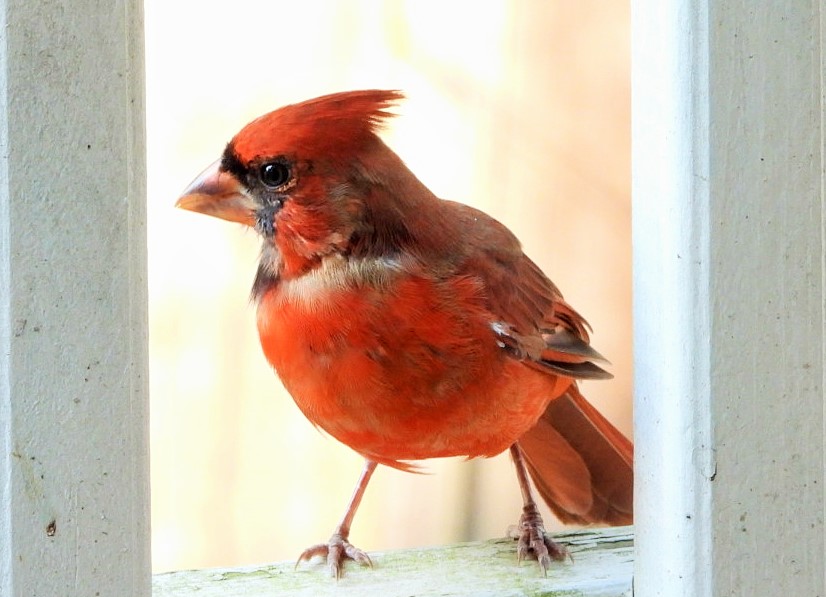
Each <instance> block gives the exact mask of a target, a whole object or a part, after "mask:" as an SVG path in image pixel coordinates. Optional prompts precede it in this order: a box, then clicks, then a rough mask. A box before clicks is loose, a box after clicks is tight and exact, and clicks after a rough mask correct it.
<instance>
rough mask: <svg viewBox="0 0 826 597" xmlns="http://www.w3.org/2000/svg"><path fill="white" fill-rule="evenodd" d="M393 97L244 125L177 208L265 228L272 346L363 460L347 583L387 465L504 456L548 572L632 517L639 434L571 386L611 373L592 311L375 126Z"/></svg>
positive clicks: (371, 95) (525, 542)
mask: <svg viewBox="0 0 826 597" xmlns="http://www.w3.org/2000/svg"><path fill="white" fill-rule="evenodd" d="M402 97H403V96H402V94H401V93H399V92H397V91H377V90H373V91H353V92H346V93H336V94H332V95H327V96H323V97H319V98H316V99H312V100H309V101H305V102H302V103H299V104H294V105H289V106H285V107H283V108H280V109H278V110H275V111H274V112H270V113H269V114H266V115H264V116H261V117H260V118H258V119H257V120H254V121H253V122H251V123H250V124H248V125H247V126H245V127H244V128H243V129H242V130H241V131H240V132H239V133H238V134H237V135H235V137H234V138H233V139H232V141H230V143H229V144H228V145H227V147H226V149H225V150H224V153H223V155H222V157H221V159H220V160H218V161H217V162H215V163H214V164H213V165H212V166H210V167H209V168H207V170H205V171H204V172H203V173H202V174H201V175H200V176H199V177H198V178H197V179H196V180H195V181H194V182H193V183H192V184H191V185H190V187H189V188H188V189H187V190H186V191H185V192H184V195H183V196H182V197H181V198H180V199H179V200H178V203H177V205H178V207H182V208H184V209H188V210H192V211H197V212H201V213H205V214H209V215H212V216H216V217H219V218H223V219H225V220H229V221H232V222H240V223H242V224H246V225H247V226H250V227H252V228H254V229H255V230H256V231H257V232H258V233H259V234H260V235H261V237H262V239H263V247H262V250H261V262H260V264H259V266H258V274H257V276H256V278H255V282H254V284H253V288H252V295H253V297H254V300H255V303H256V304H257V307H258V332H259V335H260V338H261V346H262V348H263V350H264V354H265V355H266V357H267V360H268V361H269V362H270V364H271V365H272V366H273V367H274V368H275V370H276V372H277V373H278V376H279V377H280V378H281V381H282V382H283V384H284V386H285V387H286V388H287V390H288V391H289V392H290V394H291V395H292V397H293V398H294V399H295V402H296V404H298V407H299V408H300V409H301V411H302V412H303V413H304V414H305V415H306V417H307V418H308V419H309V420H310V421H312V422H313V424H315V425H317V426H318V427H321V428H322V429H324V430H325V431H326V432H327V433H329V434H330V435H332V436H333V437H335V438H336V439H338V440H339V441H341V442H343V443H345V444H346V445H348V446H350V447H351V448H352V449H353V450H355V451H356V452H358V453H359V454H361V455H362V456H364V458H365V461H366V462H365V466H364V470H363V472H362V474H361V478H360V479H359V481H358V484H357V485H356V489H355V492H354V494H353V497H352V499H351V501H350V504H349V505H348V507H347V510H346V512H345V515H344V518H343V519H342V521H341V523H340V524H339V525H338V527H336V529H335V531H334V533H333V535H332V536H331V537H330V540H329V541H328V542H327V543H324V544H320V545H315V546H313V547H310V548H309V549H307V550H305V551H304V553H302V554H301V556H300V557H299V562H300V561H301V560H304V559H309V558H311V557H313V556H315V555H322V556H326V558H327V563H328V565H329V567H330V569H331V572H332V573H333V574H334V575H335V576H336V577H338V576H339V575H340V574H341V569H342V565H343V562H344V560H345V559H352V560H355V561H357V562H359V563H362V564H369V563H370V559H369V557H368V556H367V554H365V553H364V552H363V551H361V550H360V549H358V548H356V547H354V546H353V545H352V544H350V542H349V534H350V526H351V523H352V521H353V517H354V515H355V513H356V509H357V508H358V506H359V503H360V501H361V498H362V496H363V494H364V490H365V489H366V486H367V483H368V481H369V480H370V477H371V476H372V474H373V472H374V471H375V469H376V466H377V465H378V464H383V465H386V466H391V467H395V468H399V469H403V470H409V469H411V468H412V465H411V464H410V461H414V460H421V459H425V458H438V457H444V456H466V457H470V458H474V457H478V456H486V457H487V456H494V455H495V454H499V453H500V452H502V451H504V450H510V452H511V456H512V457H513V461H514V465H515V466H516V474H517V478H518V480H519V485H520V487H521V489H522V497H523V500H524V508H523V512H522V516H521V518H520V524H519V527H518V539H519V542H518V547H517V554H518V557H519V559H520V560H521V559H522V558H524V557H527V556H533V557H535V558H536V559H537V560H538V561H539V565H540V567H541V569H542V570H543V572H545V571H547V569H548V567H549V566H550V563H551V560H552V559H554V560H560V559H563V558H564V557H565V555H566V551H565V549H564V548H563V547H561V546H560V545H558V544H556V543H554V542H553V541H552V540H551V539H550V538H549V537H548V536H547V535H546V534H545V530H544V528H543V522H542V518H541V517H540V515H539V512H538V511H537V507H536V503H535V502H534V499H533V496H532V494H531V489H530V484H529V481H528V474H530V476H531V478H533V481H534V484H535V485H536V489H537V490H538V491H539V494H540V495H541V496H542V498H543V499H544V500H545V501H546V502H547V504H548V506H549V507H550V508H551V510H552V511H553V512H554V513H555V514H556V515H557V516H558V517H559V519H560V520H562V521H563V522H568V523H579V524H587V523H603V524H611V525H618V524H629V523H631V521H632V493H633V492H632V486H633V469H632V460H633V446H632V444H631V442H630V441H629V440H628V439H626V438H625V437H624V436H623V435H622V434H621V433H620V432H619V431H618V430H617V429H616V428H614V427H613V426H612V425H611V424H610V423H609V422H608V421H607V420H606V419H605V418H604V417H603V416H602V415H601V414H600V413H599V412H598V411H597V410H596V409H595V408H594V407H593V406H591V405H590V404H589V403H588V402H587V401H586V400H585V398H583V396H582V394H580V393H579V390H578V388H577V384H576V380H578V379H605V378H609V377H611V376H610V374H609V373H607V372H605V371H604V370H603V369H601V368H600V367H599V366H598V365H596V364H595V363H596V362H603V361H604V360H605V359H603V357H602V356H601V355H600V354H599V353H598V352H596V351H595V350H594V349H593V348H591V346H590V345H589V343H588V331H587V326H588V324H587V323H586V321H585V320H584V319H583V318H582V316H580V315H579V314H578V313H577V312H576V311H575V310H574V309H573V308H572V307H571V306H570V305H568V304H567V303H566V302H565V301H564V300H563V298H562V295H561V294H560V292H559V290H557V288H556V286H554V284H553V282H551V281H550V280H549V279H548V278H547V277H546V276H545V275H544V274H543V273H542V271H541V270H540V269H539V268H538V267H537V266H536V265H535V264H534V263H533V262H532V261H531V260H530V259H529V258H528V257H526V256H525V254H524V253H523V252H522V249H521V247H520V244H519V241H518V240H517V239H516V237H515V236H514V235H513V234H512V233H511V232H510V231H509V230H508V229H507V228H505V227H504V226H503V225H502V224H500V223H499V222H497V221H496V220H494V219H493V218H491V217H490V216H488V215H486V214H484V213H483V212H481V211H478V210H476V209H473V208H471V207H468V206H466V205H461V204H459V203H454V202H452V201H446V200H442V199H439V198H438V197H436V196H435V195H434V194H433V193H431V192H430V191H429V190H428V188H427V187H426V186H425V185H424V184H422V183H421V182H420V181H419V179H418V178H416V176H415V175H414V174H413V173H412V172H411V171H410V170H408V168H407V167H406V166H405V165H404V163H403V162H402V160H401V159H400V158H399V157H398V156H397V155H396V154H395V153H393V151H391V150H390V149H389V148H388V147H387V146H386V145H385V144H384V143H383V142H382V140H381V139H380V138H379V137H378V135H377V129H378V128H379V126H380V125H381V124H382V122H383V121H384V120H385V119H386V118H388V117H389V116H391V114H390V113H388V112H387V111H386V110H387V109H388V108H389V107H391V106H392V105H394V104H395V103H396V102H397V101H398V100H400V99H402Z"/></svg>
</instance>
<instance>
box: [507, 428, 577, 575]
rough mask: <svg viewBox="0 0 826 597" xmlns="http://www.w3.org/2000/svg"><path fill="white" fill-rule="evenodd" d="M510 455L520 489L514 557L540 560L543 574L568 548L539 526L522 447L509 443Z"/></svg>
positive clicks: (514, 533) (540, 522) (539, 521)
mask: <svg viewBox="0 0 826 597" xmlns="http://www.w3.org/2000/svg"><path fill="white" fill-rule="evenodd" d="M511 457H512V458H513V464H514V466H515V467H516V477H517V479H519V488H520V489H521V490H522V503H523V504H524V505H523V506H522V516H520V517H519V525H518V526H517V527H514V528H513V529H512V530H511V532H510V535H511V537H513V538H514V539H518V540H519V543H518V544H517V547H516V556H517V558H518V559H519V561H520V562H521V561H522V560H523V559H525V558H526V557H528V556H533V557H535V558H536V559H537V561H538V562H539V567H540V568H541V569H542V573H543V574H547V573H548V568H550V567H551V560H556V561H558V562H560V561H562V560H564V559H565V558H566V557H567V556H568V550H567V549H565V547H563V546H562V545H560V544H558V543H555V542H554V541H552V540H551V538H550V537H548V535H547V534H546V533H545V527H544V526H542V525H543V523H542V516H541V515H540V514H539V509H538V508H537V507H536V502H535V501H534V499H533V495H532V494H531V486H530V481H528V471H527V470H526V469H525V461H524V459H523V458H522V450H520V449H519V444H513V445H512V446H511Z"/></svg>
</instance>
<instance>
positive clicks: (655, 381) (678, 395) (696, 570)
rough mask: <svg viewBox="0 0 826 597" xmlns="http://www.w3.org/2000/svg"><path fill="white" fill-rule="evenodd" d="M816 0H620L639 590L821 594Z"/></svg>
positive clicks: (701, 594) (643, 595)
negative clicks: (627, 100)
mask: <svg viewBox="0 0 826 597" xmlns="http://www.w3.org/2000/svg"><path fill="white" fill-rule="evenodd" d="M823 10H824V2H823V1H822V0H821V1H820V2H818V1H817V0H814V1H810V2H799V1H796V0H786V1H780V2H772V3H753V2H748V1H746V0H740V1H716V0H671V1H667V2H662V1H661V0H635V1H634V3H633V50H632V56H633V120H634V122H633V164H634V165H633V187H634V188H633V191H634V219H633V226H634V233H633V238H634V270H635V271H634V291H635V327H636V330H635V345H636V348H635V351H636V352H635V359H636V405H635V409H636V414H635V416H636V432H635V439H636V444H637V452H636V454H637V467H638V468H637V482H638V486H637V502H636V504H637V512H636V523H637V526H636V530H637V537H636V541H637V562H636V571H635V585H636V586H635V589H636V595H638V596H640V597H649V596H653V595H663V596H668V597H679V596H684V597H710V596H712V595H715V596H716V595H720V596H723V595H750V596H763V595H765V596H772V597H776V596H778V595H812V596H814V595H824V593H826V586H824V565H823V557H824V525H823V513H824V485H823V484H824V412H823V408H824V405H823V376H824V362H823V361H824V293H823V280H824V269H823V257H824V209H823V208H824V182H823V151H824V149H823V141H824V112H823V109H824V108H823V102H824V95H823V78H824V59H823V26H822V24H823V20H822V18H823V15H822V12H823Z"/></svg>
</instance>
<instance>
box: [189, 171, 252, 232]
mask: <svg viewBox="0 0 826 597" xmlns="http://www.w3.org/2000/svg"><path fill="white" fill-rule="evenodd" d="M175 207H180V208H181V209H188V210H189V211H197V212H200V213H202V214H207V215H209V216H215V217H216V218H221V219H223V220H229V221H230V222H238V223H240V224H246V225H247V226H255V212H256V210H258V209H259V207H260V206H259V205H258V203H256V201H255V199H253V198H252V197H251V196H250V195H249V193H247V191H246V189H244V187H243V186H242V185H241V183H240V182H238V179H237V178H235V176H233V175H232V174H230V173H228V172H224V171H223V170H221V160H218V161H216V162H215V163H213V164H211V165H210V166H209V167H208V168H207V169H206V170H204V171H203V172H201V174H199V175H198V178H196V179H195V180H193V181H192V183H191V184H190V185H189V186H188V187H187V188H186V190H185V191H184V192H183V194H182V195H181V197H180V198H179V199H178V201H177V202H176V203H175Z"/></svg>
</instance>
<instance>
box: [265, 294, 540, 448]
mask: <svg viewBox="0 0 826 597" xmlns="http://www.w3.org/2000/svg"><path fill="white" fill-rule="evenodd" d="M432 284H433V283H432V282H429V281H425V280H421V279H412V280H408V281H405V282H404V283H401V284H399V285H397V286H396V287H394V289H393V292H378V291H372V292H368V291H365V290H364V289H360V290H359V291H358V292H356V291H349V292H340V293H337V294H336V295H335V296H334V297H331V298H333V299H334V300H318V301H315V302H301V301H298V302H296V301H284V300H283V297H279V295H278V294H276V293H272V295H268V296H265V297H264V298H263V300H262V302H261V304H260V305H259V317H258V321H259V333H260V337H261V343H262V347H263V349H264V353H265V355H266V357H267V359H268V360H269V362H270V363H271V364H272V365H273V366H274V368H275V369H276V371H277V373H278V375H279V377H280V378H281V380H282V382H283V383H284V385H285V387H286V388H287V390H288V391H289V392H290V394H291V395H292V396H293V398H294V399H295V401H296V403H297V404H298V406H299V408H300V409H301V410H302V411H303V412H304V414H305V415H306V416H307V418H308V419H310V421H312V422H313V423H314V424H316V425H318V426H319V427H321V428H323V429H324V430H325V431H327V432H328V433H330V434H331V435H332V436H333V437H335V438H337V439H338V440H340V441H341V442H343V443H345V444H347V445H348V446H350V447H351V448H353V449H354V450H356V451H357V452H359V453H361V454H363V455H364V456H366V457H368V458H371V459H374V460H377V461H380V462H384V463H387V464H393V463H395V462H396V461H399V460H418V459H424V458H434V457H443V456H471V457H473V456H490V455H494V454H498V453H499V452H501V451H503V450H505V449H506V448H507V447H508V446H510V445H511V444H512V443H513V442H515V441H516V440H517V439H518V438H519V437H520V436H521V435H522V434H523V433H524V432H525V431H527V430H528V429H529V428H530V427H531V426H533V424H534V423H535V422H536V420H537V419H538V417H539V416H540V414H541V413H542V412H543V410H544V409H545V407H546V406H547V403H548V401H549V400H550V399H551V398H552V397H553V394H552V389H553V382H554V378H553V377H552V376H548V375H546V374H544V373H541V372H538V371H535V370H533V369H530V368H528V367H526V366H524V365H523V364H521V363H519V362H517V361H514V360H512V359H511V358H509V357H508V356H506V355H505V354H504V352H502V351H501V350H500V349H499V348H498V346H497V344H496V341H495V338H494V335H493V332H492V330H491V329H490V325H489V321H490V315H489V314H488V313H485V312H484V310H483V308H482V306H481V303H480V302H479V301H478V300H476V298H475V296H474V292H475V289H474V288H472V287H468V288H463V287H462V286H461V281H456V282H455V283H454V286H453V287H450V288H448V289H447V290H446V291H447V292H449V296H447V297H445V296H444V293H445V292H446V291H445V289H441V288H439V289H437V288H434V287H432ZM437 290H438V292H437ZM446 298H447V299H450V300H445V299H446Z"/></svg>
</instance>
